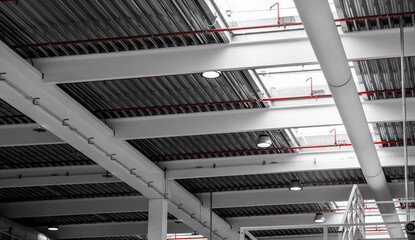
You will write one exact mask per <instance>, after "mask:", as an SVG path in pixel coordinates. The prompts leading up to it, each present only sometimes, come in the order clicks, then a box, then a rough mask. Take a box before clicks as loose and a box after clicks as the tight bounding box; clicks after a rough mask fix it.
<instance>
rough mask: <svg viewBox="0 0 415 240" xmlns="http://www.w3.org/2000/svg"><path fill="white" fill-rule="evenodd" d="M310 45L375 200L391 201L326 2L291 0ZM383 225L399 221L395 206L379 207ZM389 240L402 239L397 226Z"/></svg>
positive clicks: (392, 226)
mask: <svg viewBox="0 0 415 240" xmlns="http://www.w3.org/2000/svg"><path fill="white" fill-rule="evenodd" d="M294 3H295V5H296V7H297V10H298V13H299V16H300V18H301V20H302V21H303V25H304V29H305V31H306V33H307V36H308V38H309V40H310V43H311V46H312V47H313V50H314V52H315V54H316V57H317V60H318V62H319V63H320V66H321V69H322V71H323V74H324V76H325V78H326V81H327V83H328V85H329V88H330V92H331V93H332V95H333V99H334V102H335V103H336V106H337V109H338V111H339V114H340V117H341V119H342V120H343V124H344V126H345V128H346V131H347V134H348V136H349V138H350V141H351V143H352V144H353V145H352V146H353V149H354V151H355V153H356V156H357V159H358V161H359V164H360V167H361V169H362V172H363V174H364V176H365V178H366V181H367V183H368V186H369V187H370V188H371V189H372V190H373V193H374V195H375V200H376V201H392V200H393V199H392V195H391V192H390V190H389V188H388V186H387V182H386V178H385V174H384V172H383V169H382V166H381V164H380V161H379V156H378V154H377V151H376V148H375V145H374V144H373V139H372V136H371V134H370V130H369V127H368V123H367V119H366V116H365V114H364V112H363V107H362V104H361V102H360V99H359V96H358V94H357V89H356V85H355V83H354V81H353V75H352V72H351V71H350V67H349V64H348V61H347V57H346V53H345V51H344V48H343V44H342V42H341V40H340V35H339V33H338V31H337V28H336V25H335V24H333V22H334V19H333V14H332V13H331V10H330V6H329V4H328V2H327V0H313V1H310V0H294ZM378 207H379V212H380V213H381V214H388V215H387V216H386V215H384V216H382V218H383V221H384V222H399V221H400V220H399V217H398V214H397V212H396V209H395V206H394V205H393V204H391V203H389V204H378ZM387 229H388V232H389V235H390V237H391V238H403V237H404V234H403V231H402V227H401V226H400V225H390V226H387Z"/></svg>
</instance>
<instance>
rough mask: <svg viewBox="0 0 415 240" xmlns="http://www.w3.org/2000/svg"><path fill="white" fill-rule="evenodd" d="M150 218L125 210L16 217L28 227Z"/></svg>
mask: <svg viewBox="0 0 415 240" xmlns="http://www.w3.org/2000/svg"><path fill="white" fill-rule="evenodd" d="M168 219H170V220H172V219H176V218H175V217H174V216H173V215H171V214H168ZM147 220H148V212H123V213H101V214H83V215H68V216H49V217H31V218H14V219H13V221H16V222H18V223H20V224H23V225H26V226H28V227H41V226H47V225H48V224H50V223H51V222H56V223H57V224H59V225H70V224H89V223H110V222H140V221H147Z"/></svg>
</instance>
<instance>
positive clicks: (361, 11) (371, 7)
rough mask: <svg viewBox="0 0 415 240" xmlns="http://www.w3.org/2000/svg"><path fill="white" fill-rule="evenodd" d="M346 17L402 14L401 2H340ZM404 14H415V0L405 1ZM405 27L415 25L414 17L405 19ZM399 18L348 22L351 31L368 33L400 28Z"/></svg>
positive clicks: (391, 0) (369, 0)
mask: <svg viewBox="0 0 415 240" xmlns="http://www.w3.org/2000/svg"><path fill="white" fill-rule="evenodd" d="M340 6H341V8H342V13H343V15H344V17H346V18H351V17H364V16H377V15H386V14H395V13H401V12H402V9H401V7H400V1H396V0H340ZM404 12H408V13H409V12H415V0H405V1H404ZM404 20H405V26H406V27H411V26H414V25H415V17H414V16H413V15H411V16H406V17H405V18H404ZM399 21H400V20H399V17H385V18H377V19H365V20H353V21H347V22H346V25H347V29H348V30H349V31H366V30H376V29H386V28H397V27H399Z"/></svg>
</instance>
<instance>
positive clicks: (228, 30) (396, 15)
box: [11, 12, 415, 49]
mask: <svg viewBox="0 0 415 240" xmlns="http://www.w3.org/2000/svg"><path fill="white" fill-rule="evenodd" d="M404 15H405V16H411V15H415V12H407V13H404ZM400 16H403V14H402V13H396V14H384V15H375V16H364V17H351V18H339V19H336V20H334V19H333V18H332V20H331V21H334V22H344V21H354V20H368V19H377V18H388V17H400ZM298 25H303V23H301V22H294V23H284V24H272V25H262V26H251V27H236V28H218V29H207V30H198V31H189V32H175V33H161V34H151V35H141V36H130V37H117V38H101V39H90V40H79V41H63V42H49V43H37V44H28V45H16V46H12V47H11V48H12V49H16V48H34V47H47V46H62V45H71V44H82V43H97V42H109V41H122V40H133V39H148V38H160V37H173V36H182V35H195V34H203V33H219V32H232V31H239V30H252V29H263V28H275V27H284V28H285V27H289V26H298Z"/></svg>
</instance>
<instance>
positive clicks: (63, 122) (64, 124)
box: [62, 118, 69, 127]
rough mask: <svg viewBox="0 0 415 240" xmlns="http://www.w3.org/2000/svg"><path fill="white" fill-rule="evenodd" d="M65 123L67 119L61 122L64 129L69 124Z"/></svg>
mask: <svg viewBox="0 0 415 240" xmlns="http://www.w3.org/2000/svg"><path fill="white" fill-rule="evenodd" d="M67 121H69V119H67V118H65V119H63V120H62V126H65V127H67V126H69V124H67V123H66V122H67Z"/></svg>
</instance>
